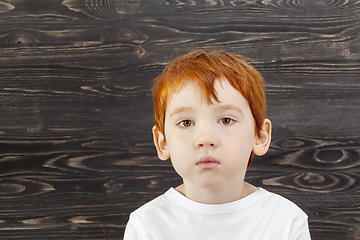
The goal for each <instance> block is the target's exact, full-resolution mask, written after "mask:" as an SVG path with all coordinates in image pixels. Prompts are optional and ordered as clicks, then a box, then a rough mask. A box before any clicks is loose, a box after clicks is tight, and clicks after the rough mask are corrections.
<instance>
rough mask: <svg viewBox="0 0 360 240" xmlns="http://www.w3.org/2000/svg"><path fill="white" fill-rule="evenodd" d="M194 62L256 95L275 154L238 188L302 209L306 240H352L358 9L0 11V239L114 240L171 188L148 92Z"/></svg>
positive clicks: (124, 6) (210, 2) (172, 4)
mask: <svg viewBox="0 0 360 240" xmlns="http://www.w3.org/2000/svg"><path fill="white" fill-rule="evenodd" d="M197 48H214V49H222V50H225V51H231V52H235V53H238V54H242V55H245V56H247V57H251V58H253V59H255V61H256V63H254V64H255V66H256V67H257V68H258V69H259V71H260V72H261V73H262V75H263V76H264V78H265V80H266V91H267V101H268V117H269V118H270V119H271V120H272V123H273V125H274V129H273V141H272V144H271V148H270V151H269V152H268V154H267V155H265V156H264V157H261V158H258V157H257V158H255V160H254V162H253V165H252V166H251V168H250V170H249V171H248V174H247V180H248V181H249V182H251V183H253V184H255V185H257V186H260V187H264V188H266V189H268V190H270V191H273V192H275V193H279V194H281V195H283V196H285V197H287V198H289V199H290V200H292V201H294V202H295V203H297V204H298V205H299V206H300V207H302V208H303V209H304V210H305V211H306V213H307V214H308V215H309V223H310V230H311V234H312V239H314V240H321V239H324V240H325V239H326V240H327V239H332V240H337V239H341V240H356V239H360V204H359V199H360V184H359V182H360V123H359V121H358V119H360V81H359V76H360V3H359V1H356V0H317V1H311V0H301V1H300V0H292V1H289V0H280V1H278V0H277V1H273V0H176V1H174V0H150V1H144V0H129V1H124V0H121V1H120V0H107V1H100V0H38V1H29V0H21V1H4V0H2V1H0V107H1V108H0V109H1V114H0V238H1V239H61V240H62V239H80V238H81V239H122V236H123V231H124V227H125V225H126V222H127V219H128V214H129V213H130V212H131V211H133V210H134V209H136V208H137V207H139V206H140V205H142V204H144V203H145V202H147V201H149V200H151V199H152V198H155V197H156V196H158V195H159V194H161V193H163V192H164V191H166V190H167V189H168V188H169V187H170V186H176V185H178V184H180V183H181V181H180V179H179V177H178V176H177V175H176V173H175V172H174V170H173V168H172V167H171V164H170V163H169V162H162V161H160V160H158V158H157V156H156V153H155V149H154V146H153V144H152V137H151V127H152V125H153V124H154V120H153V113H152V103H151V92H150V88H151V84H152V80H153V78H154V77H156V76H157V75H158V74H159V73H160V72H161V71H162V69H163V67H164V65H165V64H166V62H168V61H169V60H171V59H173V58H174V57H176V56H178V55H180V54H183V53H185V52H188V51H190V50H193V49H197Z"/></svg>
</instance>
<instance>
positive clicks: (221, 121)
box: [219, 117, 235, 125]
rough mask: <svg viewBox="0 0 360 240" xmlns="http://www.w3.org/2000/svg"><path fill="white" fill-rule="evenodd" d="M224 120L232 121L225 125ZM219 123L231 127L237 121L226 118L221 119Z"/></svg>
mask: <svg viewBox="0 0 360 240" xmlns="http://www.w3.org/2000/svg"><path fill="white" fill-rule="evenodd" d="M224 120H230V121H229V123H224ZM219 122H220V123H221V124H224V125H230V124H232V123H233V122H235V120H234V119H232V118H229V117H224V118H221V119H220V120H219Z"/></svg>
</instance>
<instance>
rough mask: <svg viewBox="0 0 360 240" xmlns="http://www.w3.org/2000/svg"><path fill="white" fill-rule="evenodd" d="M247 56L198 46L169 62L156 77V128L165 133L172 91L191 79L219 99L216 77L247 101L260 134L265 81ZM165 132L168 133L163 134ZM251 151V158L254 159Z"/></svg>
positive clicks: (263, 116)
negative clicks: (215, 86)
mask: <svg viewBox="0 0 360 240" xmlns="http://www.w3.org/2000/svg"><path fill="white" fill-rule="evenodd" d="M245 59H246V58H245V57H243V56H240V55H237V54H233V53H227V52H224V51H217V50H209V49H203V50H195V51H191V52H189V53H186V54H184V55H182V56H180V57H178V58H176V59H174V60H173V61H172V62H169V63H168V64H167V65H166V67H165V69H164V70H163V72H162V73H161V75H160V76H158V77H157V78H155V80H154V86H153V101H154V113H155V123H156V127H157V129H158V130H159V131H160V132H161V133H163V134H164V125H165V112H166V107H167V102H168V100H169V99H170V97H171V95H172V94H173V93H174V92H176V91H178V90H179V88H180V87H181V86H182V85H184V84H185V83H187V82H189V81H193V82H196V83H197V84H198V85H199V89H200V91H202V94H203V96H205V98H206V100H207V101H208V103H212V100H211V99H214V100H215V101H219V100H218V98H217V95H216V91H215V89H214V83H215V80H220V79H224V80H227V81H228V82H229V83H230V84H231V86H233V87H234V88H235V89H236V90H238V91H239V92H240V93H241V94H242V95H243V96H244V98H245V99H246V100H247V101H248V103H249V107H250V110H251V112H252V115H253V117H254V120H255V133H256V134H257V135H259V133H260V130H261V128H262V125H263V123H264V120H265V117H266V100H265V90H264V81H263V78H262V77H261V75H260V73H259V72H258V71H257V70H256V69H255V68H254V67H252V66H251V65H250V64H249V63H247V62H246V61H245ZM164 136H165V134H164ZM252 156H253V154H251V157H250V160H249V166H250V162H251V160H252Z"/></svg>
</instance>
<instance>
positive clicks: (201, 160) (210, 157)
mask: <svg viewBox="0 0 360 240" xmlns="http://www.w3.org/2000/svg"><path fill="white" fill-rule="evenodd" d="M204 162H215V163H219V162H218V161H216V160H215V158H213V157H212V156H203V157H202V158H200V160H199V161H198V162H197V163H204Z"/></svg>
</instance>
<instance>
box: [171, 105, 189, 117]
mask: <svg viewBox="0 0 360 240" xmlns="http://www.w3.org/2000/svg"><path fill="white" fill-rule="evenodd" d="M186 111H193V110H192V108H191V107H179V108H175V109H174V110H173V111H172V112H171V113H170V115H169V117H171V116H173V115H175V114H178V113H181V112H186Z"/></svg>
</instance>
